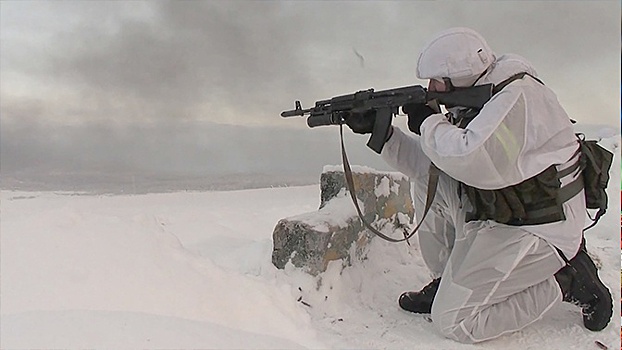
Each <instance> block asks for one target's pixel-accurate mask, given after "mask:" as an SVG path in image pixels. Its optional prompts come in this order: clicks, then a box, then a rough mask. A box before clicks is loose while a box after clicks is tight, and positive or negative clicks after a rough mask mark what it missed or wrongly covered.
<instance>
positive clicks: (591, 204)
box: [577, 133, 613, 231]
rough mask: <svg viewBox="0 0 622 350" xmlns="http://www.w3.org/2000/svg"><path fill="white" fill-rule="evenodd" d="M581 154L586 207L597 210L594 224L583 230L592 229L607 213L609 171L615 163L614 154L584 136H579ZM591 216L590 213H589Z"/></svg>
mask: <svg viewBox="0 0 622 350" xmlns="http://www.w3.org/2000/svg"><path fill="white" fill-rule="evenodd" d="M577 138H578V139H579V145H580V149H579V151H580V152H581V155H580V158H579V162H580V167H581V169H582V170H581V173H582V175H583V185H584V188H585V206H586V207H587V209H596V210H597V212H596V214H595V216H594V218H592V217H591V216H590V219H591V220H592V223H591V224H590V225H589V226H588V227H586V228H585V229H583V230H584V231H585V230H587V229H589V228H592V227H593V226H594V225H596V223H597V222H598V220H599V219H600V218H601V216H603V214H605V212H606V211H607V201H608V198H607V184H608V183H609V169H611V164H612V163H613V153H611V152H609V151H608V150H606V149H605V148H603V147H602V146H600V145H599V144H598V143H597V142H598V141H596V140H586V139H585V135H584V134H580V133H579V134H577ZM588 216H589V213H588Z"/></svg>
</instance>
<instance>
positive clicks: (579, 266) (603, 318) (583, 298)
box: [555, 245, 613, 331]
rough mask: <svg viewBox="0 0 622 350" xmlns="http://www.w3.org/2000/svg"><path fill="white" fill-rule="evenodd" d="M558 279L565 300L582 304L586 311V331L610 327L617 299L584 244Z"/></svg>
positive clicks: (584, 314)
mask: <svg viewBox="0 0 622 350" xmlns="http://www.w3.org/2000/svg"><path fill="white" fill-rule="evenodd" d="M555 279H556V280H557V283H559V286H560V287H561V290H562V294H563V295H564V301H565V302H569V303H573V304H576V305H579V306H580V307H581V309H582V310H583V324H584V325H585V328H587V329H589V330H591V331H600V330H603V329H604V328H605V327H606V326H607V324H608V323H609V320H610V319H611V316H612V314H613V299H612V298H611V293H610V292H609V289H607V287H606V286H605V285H604V284H603V282H602V281H601V280H600V278H599V277H598V270H597V268H596V265H594V262H593V261H592V259H591V258H590V256H589V255H588V254H587V251H586V250H585V248H584V247H583V245H582V247H581V249H579V252H578V253H577V255H576V256H575V257H574V258H572V259H571V260H570V261H569V264H568V265H566V266H565V267H563V268H562V269H561V270H559V271H557V273H556V274H555Z"/></svg>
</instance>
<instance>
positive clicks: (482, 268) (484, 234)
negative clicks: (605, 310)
mask: <svg viewBox="0 0 622 350" xmlns="http://www.w3.org/2000/svg"><path fill="white" fill-rule="evenodd" d="M414 185H415V188H414V191H413V192H414V201H415V208H417V209H418V212H417V217H421V215H422V214H423V213H422V208H423V204H424V202H425V193H426V191H425V186H427V181H415V182H414ZM462 202H464V203H461V201H460V198H459V196H458V183H457V182H456V181H455V180H453V179H450V178H449V177H448V176H447V175H445V174H441V178H440V179H439V186H438V190H437V194H436V198H435V203H434V205H433V208H432V210H430V212H429V213H428V215H427V217H426V218H425V222H424V224H423V225H422V227H421V229H420V230H419V233H418V235H419V244H420V249H421V253H422V255H423V258H424V261H425V262H426V265H427V266H428V268H429V269H430V271H431V272H432V274H433V275H434V277H439V276H441V277H442V278H441V283H440V285H439V288H438V292H437V294H436V298H435V300H434V304H433V305H432V315H431V316H432V320H433V322H434V325H435V327H436V328H437V329H438V330H439V331H440V333H442V334H443V335H445V336H446V337H448V338H451V339H454V340H456V341H459V342H462V343H476V342H481V341H485V340H489V339H492V338H495V337H498V336H500V335H503V334H505V333H509V332H513V331H517V330H520V329H521V328H523V327H525V326H527V325H529V324H531V323H533V322H535V321H537V320H538V319H540V318H541V317H542V315H543V314H544V313H545V312H547V311H548V310H549V309H550V308H551V307H553V306H554V305H555V304H556V303H558V302H560V301H561V300H562V294H561V290H560V288H559V285H558V284H557V282H556V280H555V278H554V274H555V272H557V271H558V270H559V269H560V268H561V267H563V265H564V263H563V261H562V259H561V258H560V257H559V255H558V253H557V251H556V250H555V248H554V247H552V246H551V245H550V244H548V243H547V242H546V241H545V240H543V239H542V238H539V237H538V236H535V235H534V234H532V233H530V232H527V231H525V230H523V229H521V228H520V227H516V226H508V225H503V224H498V223H495V222H491V221H486V222H471V223H468V224H466V225H465V224H464V215H465V213H466V212H467V211H469V210H470V207H468V206H469V204H468V201H467V200H466V198H465V200H464V201H462ZM463 204H464V205H465V207H464V208H463V207H462V205H463Z"/></svg>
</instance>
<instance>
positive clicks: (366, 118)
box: [345, 110, 376, 134]
mask: <svg viewBox="0 0 622 350" xmlns="http://www.w3.org/2000/svg"><path fill="white" fill-rule="evenodd" d="M345 120H346V125H348V127H349V128H350V129H352V131H353V132H355V133H357V134H371V133H372V131H373V130H374V123H375V122H376V111H375V110H369V111H366V112H364V113H351V114H350V115H348V117H347V118H345Z"/></svg>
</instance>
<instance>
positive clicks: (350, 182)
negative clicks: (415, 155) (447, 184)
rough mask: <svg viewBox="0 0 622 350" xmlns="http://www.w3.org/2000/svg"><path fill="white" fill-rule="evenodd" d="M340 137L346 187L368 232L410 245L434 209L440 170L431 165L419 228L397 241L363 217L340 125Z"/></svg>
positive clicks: (387, 239)
mask: <svg viewBox="0 0 622 350" xmlns="http://www.w3.org/2000/svg"><path fill="white" fill-rule="evenodd" d="M339 135H340V137H341V160H342V162H343V172H344V175H345V178H346V186H347V188H348V192H350V197H351V198H352V203H354V208H356V212H357V213H358V216H359V218H360V219H361V221H362V222H363V225H364V226H365V227H366V228H367V229H368V230H370V231H371V232H372V233H374V234H375V235H376V236H378V237H380V238H382V239H384V240H386V241H389V242H394V243H397V242H403V241H406V243H408V244H409V245H410V242H409V241H408V239H410V238H411V237H412V236H413V235H414V234H415V232H417V230H419V227H421V224H423V219H424V218H425V216H426V215H427V214H428V211H430V208H431V207H432V202H433V201H434V196H435V195H436V188H437V185H438V177H439V174H440V170H439V169H438V168H437V167H436V166H435V165H434V164H433V163H430V170H429V179H428V193H427V198H426V203H425V209H424V210H423V216H422V217H421V219H419V220H418V221H419V223H418V224H417V227H415V229H414V230H412V232H410V233H408V231H407V230H406V229H404V232H403V234H404V238H400V239H397V238H392V237H389V236H387V235H385V234H384V233H382V232H380V231H378V230H377V229H375V228H374V227H372V226H371V225H370V224H369V223H368V222H367V221H366V220H365V218H364V217H363V212H362V211H361V208H360V207H359V204H358V200H357V199H356V192H355V188H354V178H353V177H352V168H351V167H350V162H349V161H348V155H347V154H346V147H345V144H344V142H343V124H339Z"/></svg>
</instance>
